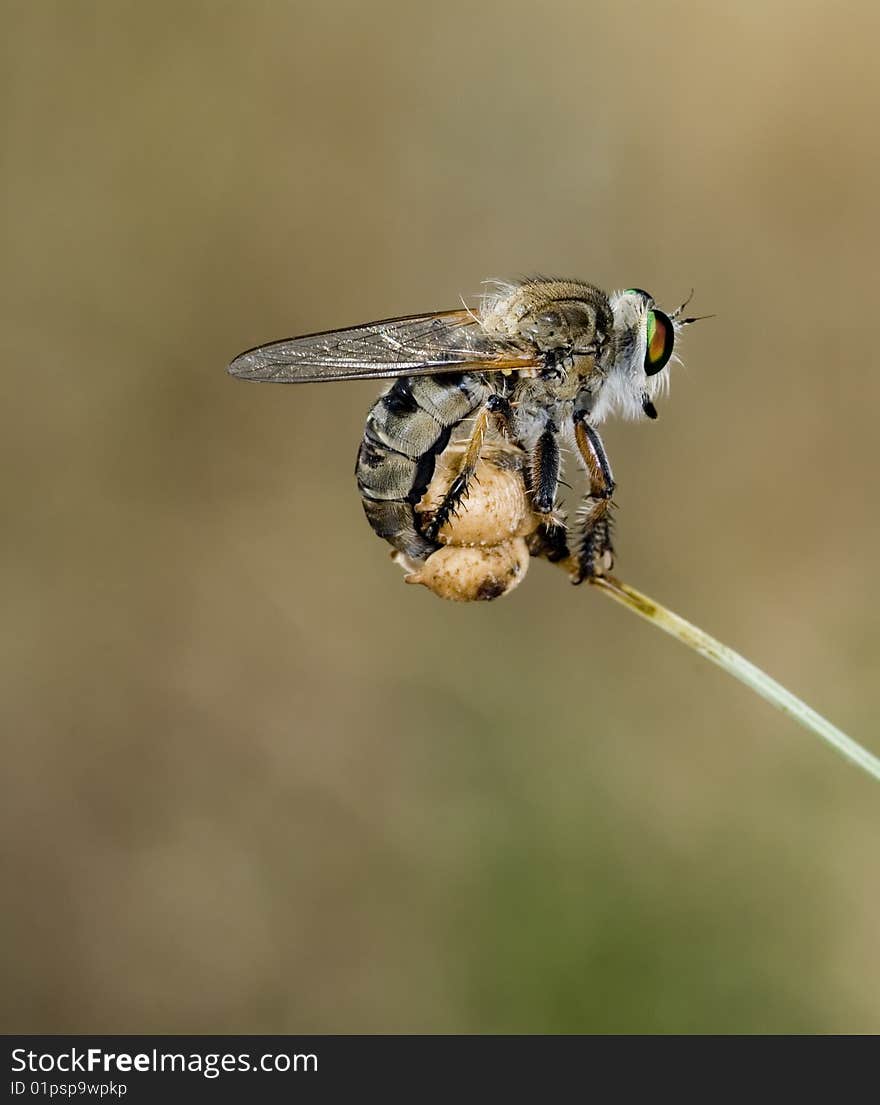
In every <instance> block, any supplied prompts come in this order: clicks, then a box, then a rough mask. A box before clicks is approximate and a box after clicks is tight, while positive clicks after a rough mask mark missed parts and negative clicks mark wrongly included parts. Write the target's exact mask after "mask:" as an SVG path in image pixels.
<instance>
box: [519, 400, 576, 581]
mask: <svg viewBox="0 0 880 1105" xmlns="http://www.w3.org/2000/svg"><path fill="white" fill-rule="evenodd" d="M557 435H558V431H557V429H556V426H554V425H553V423H552V422H551V423H549V424H548V425H547V427H546V429H545V430H544V431H543V433H542V434H541V436H540V437H539V438H538V440H537V442H536V444H535V447H534V449H533V450H532V452H531V454H530V456H529V466H528V484H529V491H530V493H531V496H532V507H533V509H534V510H535V513H537V514H543V515H546V516H547V520H546V521H544V522H542V523H541V525H540V526H538V528H537V529H536V530H535V532H534V533H533V534H531V536H530V537H529V538H528V545H529V552H530V553H531V554H532V556H543V557H546V559H547V560H549V561H550V562H551V563H554V564H555V563H558V562H559V561H560V560H566V559H567V558H568V557H569V556H570V552H569V548H568V544H567V543H566V531H565V525H564V524H563V523H562V522H559V521H556V520H555V519H554V518H553V517H552V513H553V508H554V507H555V506H556V492H557V491H558V489H559V474H560V465H561V462H560V452H559V440H558V436H557Z"/></svg>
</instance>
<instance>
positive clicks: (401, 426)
mask: <svg viewBox="0 0 880 1105" xmlns="http://www.w3.org/2000/svg"><path fill="white" fill-rule="evenodd" d="M488 394H489V388H488V387H487V386H486V384H485V383H483V381H482V380H481V379H480V378H479V377H476V376H469V375H460V374H444V375H441V376H404V377H401V379H399V380H395V382H394V384H393V385H392V386H391V387H390V388H389V390H388V391H387V392H386V393H385V394H384V395H383V396H382V397H381V398H380V399H378V400H377V401H376V402H375V403H374V404H373V406H372V408H371V409H370V413H369V414H368V415H367V424H366V426H365V428H364V439H363V441H362V442H361V447H360V449H359V451H358V458H357V465H356V467H355V473H356V475H357V482H358V488H359V489H360V492H361V496H362V497H363V503H364V511H365V512H366V515H367V519H368V521H369V523H370V525H371V526H372V527H373V529H374V530H375V531H376V533H377V534H378V535H379V536H380V537H383V538H384V539H385V540H386V541H387V542H388V543H389V544H391V545H393V546H394V548H395V549H399V550H400V551H401V552H403V553H406V554H407V555H408V556H411V557H414V558H416V559H419V560H423V559H424V558H425V557H427V556H430V554H431V553H432V552H434V550H435V549H436V548H437V547H438V546H437V545H436V544H435V543H434V542H432V541H428V540H427V539H426V538H425V537H424V536H423V535H422V533H421V531H420V529H419V525H418V520H417V518H416V513H415V509H414V508H415V505H416V503H418V502H419V500H420V499H421V498H422V496H423V495H424V493H425V491H426V490H427V487H428V484H429V483H430V482H431V477H432V476H433V474H434V465H435V463H436V460H437V457H438V456H439V454H440V453H442V452H443V450H444V449H445V448H446V446H447V445H448V443H449V439H450V436H451V435H452V431H453V430H454V429H455V427H456V426H457V425H458V424H459V423H460V422H461V421H462V419H464V418H467V417H468V415H470V414H473V412H474V411H475V410H476V409H477V408H478V407H480V406H481V405H482V404H483V403H484V402H485V400H486V397H487V396H488Z"/></svg>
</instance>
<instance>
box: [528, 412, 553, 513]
mask: <svg viewBox="0 0 880 1105" xmlns="http://www.w3.org/2000/svg"><path fill="white" fill-rule="evenodd" d="M556 433H557V430H556V427H555V426H554V425H553V423H552V422H548V423H547V428H546V429H545V430H544V431H543V433H542V434H541V436H540V437H539V438H538V440H537V442H536V443H535V447H534V449H532V452H531V456H530V457H529V483H530V490H531V492H532V507H533V509H534V511H535V513H536V514H550V513H551V511H552V510H553V507H554V506H555V505H556V490H557V488H558V487H559V442H558V441H557V439H556Z"/></svg>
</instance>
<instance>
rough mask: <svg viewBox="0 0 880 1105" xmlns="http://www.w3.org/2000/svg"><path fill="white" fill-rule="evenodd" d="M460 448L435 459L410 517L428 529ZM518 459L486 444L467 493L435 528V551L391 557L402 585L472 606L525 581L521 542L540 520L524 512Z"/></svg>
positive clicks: (505, 448)
mask: <svg viewBox="0 0 880 1105" xmlns="http://www.w3.org/2000/svg"><path fill="white" fill-rule="evenodd" d="M461 459H462V447H459V446H452V447H450V448H449V449H448V450H447V451H446V453H444V455H443V456H442V457H441V458H440V461H439V463H438V465H437V471H436V472H435V475H434V478H433V479H432V480H431V483H430V485H429V486H428V490H427V491H426V493H425V495H424V497H423V498H422V500H421V502H420V503H419V504H418V505H417V507H416V512H417V514H418V515H419V516H420V517H421V518H422V519H423V521H424V522H425V523H426V524H430V521H431V518H432V515H433V512H434V511H435V510H436V509H437V507H438V506H439V505H440V504H441V503H442V502H443V500H444V497H445V495H446V492H447V491H448V489H449V487H450V485H451V484H452V482H453V481H454V480H455V477H456V474H457V472H458V469H459V466H460V463H461ZM526 463H527V458H526V455H525V454H524V453H523V452H522V450H520V449H516V448H514V447H513V446H509V445H497V444H487V445H485V446H484V448H483V454H482V456H481V457H480V459H479V461H478V462H477V465H476V468H475V470H474V474H473V478H472V479H471V481H470V482H469V486H468V492H467V495H466V496H465V497H464V498H463V499H462V500H461V501H460V503H459V504H458V506H457V508H456V511H455V513H454V514H453V515H452V516H451V517H449V518H447V519H446V521H445V522H444V523H443V525H441V526H440V528H439V530H438V531H437V540H438V541H439V543H440V545H441V548H439V549H438V550H437V551H436V552H434V553H432V554H431V555H430V556H429V557H428V558H427V559H426V560H424V561H421V562H419V561H413V560H411V559H410V558H407V557H403V556H400V555H397V556H396V557H395V559H396V560H397V561H398V563H400V564H401V566H402V567H403V568H404V569H405V570H406V571H407V572H408V574H407V576H406V582H407V583H420V584H421V585H422V586H423V587H427V588H428V590H429V591H433V593H434V594H435V595H437V596H438V597H439V598H444V599H451V600H452V601H453V602H479V601H487V600H490V599H497V598H500V597H501V595H506V594H508V593H509V592H510V591H512V590H513V589H514V588H515V587H517V586H519V584H520V583H521V582H522V581H523V579H524V578H525V574H526V571H527V570H528V565H529V549H528V546H527V544H526V540H525V538H526V537H527V536H529V535H530V534H532V533H533V532H534V531H535V530H536V529H537V527H538V526H539V525H540V523H541V521H542V518H541V517H540V516H539V515H537V514H535V513H534V511H533V510H532V507H531V503H530V501H529V496H528V493H527V491H526V487H525V483H524V480H523V467H524V465H525V464H526Z"/></svg>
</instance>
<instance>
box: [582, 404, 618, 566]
mask: <svg viewBox="0 0 880 1105" xmlns="http://www.w3.org/2000/svg"><path fill="white" fill-rule="evenodd" d="M574 440H575V444H576V445H577V449H578V453H579V454H580V457H581V460H582V461H583V462H584V467H585V468H586V470H587V477H588V479H589V483H590V490H589V493H588V495H587V497H586V499H585V500H584V504H583V508H582V511H581V516H580V520H579V528H580V540H579V544H578V547H577V548H576V550H575V556H574V560H575V569H576V570H575V575H574V582H575V583H582V582H583V581H584V580H585V579H588V578H589V577H590V576H597V575H603V574H604V573H605V572H607V571H610V569H611V567H612V566H613V564H614V548H613V546H612V544H611V506H612V502H611V497H612V495H613V494H614V477H613V476H612V474H611V465H610V464H609V463H608V456H607V454H606V453H605V446H604V445H603V444H602V438H601V437H599V434H598V432H597V430H596V429H595V428H594V427H593V426H591V425H590V424H589V422H587V419H586V415H585V414H584V413H583V412H580V411H579V412H576V413H575V416H574Z"/></svg>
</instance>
